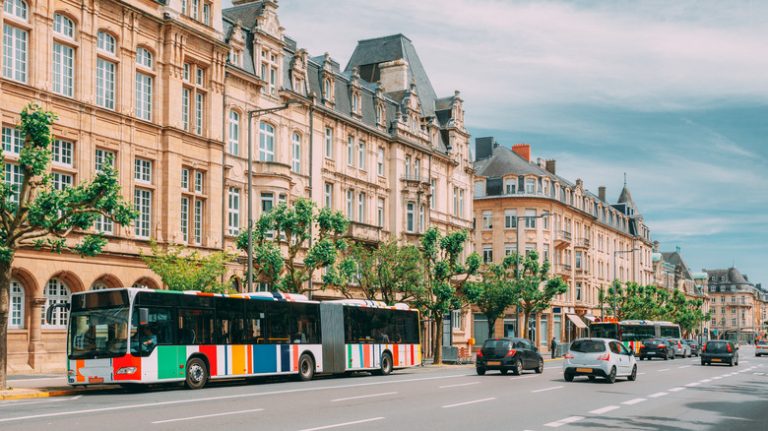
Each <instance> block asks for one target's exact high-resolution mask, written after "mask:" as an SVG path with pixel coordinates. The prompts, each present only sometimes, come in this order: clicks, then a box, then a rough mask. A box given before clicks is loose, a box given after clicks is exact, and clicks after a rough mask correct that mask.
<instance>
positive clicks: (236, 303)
mask: <svg viewBox="0 0 768 431" xmlns="http://www.w3.org/2000/svg"><path fill="white" fill-rule="evenodd" d="M243 302H244V301H243V300H242V299H232V298H216V322H215V324H214V328H215V330H216V339H217V341H216V342H217V344H243V343H244V342H245V341H244V332H245V330H244V324H245V323H244V320H245V316H244V311H245V310H244V308H245V307H244V304H243Z"/></svg>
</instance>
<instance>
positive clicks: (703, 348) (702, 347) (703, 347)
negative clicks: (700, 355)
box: [701, 343, 707, 352]
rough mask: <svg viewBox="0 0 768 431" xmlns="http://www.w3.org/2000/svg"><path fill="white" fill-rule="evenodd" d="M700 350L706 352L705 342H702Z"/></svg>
mask: <svg viewBox="0 0 768 431" xmlns="http://www.w3.org/2000/svg"><path fill="white" fill-rule="evenodd" d="M701 351H702V352H706V351H707V343H704V345H703V346H701Z"/></svg>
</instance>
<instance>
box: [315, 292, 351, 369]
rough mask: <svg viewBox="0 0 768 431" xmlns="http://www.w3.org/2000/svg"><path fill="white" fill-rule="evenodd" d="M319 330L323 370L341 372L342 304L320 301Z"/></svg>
mask: <svg viewBox="0 0 768 431" xmlns="http://www.w3.org/2000/svg"><path fill="white" fill-rule="evenodd" d="M320 331H321V336H322V338H321V339H322V340H323V372H324V373H343V372H344V371H345V362H346V361H345V357H344V352H345V349H344V334H345V328H344V306H343V305H342V304H333V303H326V302H321V303H320Z"/></svg>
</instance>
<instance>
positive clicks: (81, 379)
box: [75, 359, 85, 382]
mask: <svg viewBox="0 0 768 431" xmlns="http://www.w3.org/2000/svg"><path fill="white" fill-rule="evenodd" d="M84 366H85V360H84V359H78V360H76V361H75V377H76V379H77V381H78V382H84V381H85V376H84V375H82V374H80V369H81V368H83V367H84Z"/></svg>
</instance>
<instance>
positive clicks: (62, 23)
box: [53, 13, 75, 39]
mask: <svg viewBox="0 0 768 431" xmlns="http://www.w3.org/2000/svg"><path fill="white" fill-rule="evenodd" d="M53 31H54V32H56V33H58V34H59V35H61V36H64V37H67V38H69V39H74V38H75V22H74V21H72V20H71V19H69V18H67V17H66V16H64V15H62V14H60V13H56V14H53Z"/></svg>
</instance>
